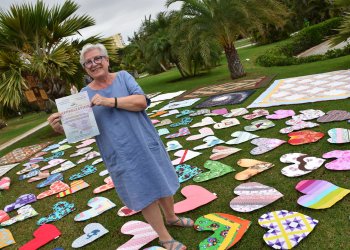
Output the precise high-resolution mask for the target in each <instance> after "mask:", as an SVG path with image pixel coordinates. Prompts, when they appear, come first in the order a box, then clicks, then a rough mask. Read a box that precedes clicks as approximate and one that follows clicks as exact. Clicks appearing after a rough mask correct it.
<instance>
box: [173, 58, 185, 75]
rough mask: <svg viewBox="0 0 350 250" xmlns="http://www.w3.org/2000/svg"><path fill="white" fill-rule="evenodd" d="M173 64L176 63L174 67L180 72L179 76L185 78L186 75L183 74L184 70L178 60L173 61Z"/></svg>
mask: <svg viewBox="0 0 350 250" xmlns="http://www.w3.org/2000/svg"><path fill="white" fill-rule="evenodd" d="M175 65H176V68H177V69H178V71H179V72H180V74H181V77H182V78H185V77H186V76H185V74H184V72H183V71H182V68H181V65H180V63H179V62H175Z"/></svg>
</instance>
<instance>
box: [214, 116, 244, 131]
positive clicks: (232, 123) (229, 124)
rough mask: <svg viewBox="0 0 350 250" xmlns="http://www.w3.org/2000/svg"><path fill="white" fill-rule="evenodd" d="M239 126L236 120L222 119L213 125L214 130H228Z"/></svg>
mask: <svg viewBox="0 0 350 250" xmlns="http://www.w3.org/2000/svg"><path fill="white" fill-rule="evenodd" d="M238 124H240V123H239V121H238V119H237V118H228V119H224V120H222V121H221V122H219V123H216V124H214V128H215V129H223V128H229V127H232V126H236V125H238Z"/></svg>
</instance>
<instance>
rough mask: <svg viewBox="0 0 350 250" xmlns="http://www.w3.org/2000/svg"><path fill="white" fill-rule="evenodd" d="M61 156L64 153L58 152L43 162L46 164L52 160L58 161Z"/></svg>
mask: <svg viewBox="0 0 350 250" xmlns="http://www.w3.org/2000/svg"><path fill="white" fill-rule="evenodd" d="M63 155H64V151H60V152H57V153H54V154H53V155H51V156H50V157H47V158H45V159H44V161H46V162H48V161H51V160H53V159H58V158H60V157H62V156H63Z"/></svg>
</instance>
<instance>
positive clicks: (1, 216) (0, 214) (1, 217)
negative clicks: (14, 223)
mask: <svg viewBox="0 0 350 250" xmlns="http://www.w3.org/2000/svg"><path fill="white" fill-rule="evenodd" d="M9 219H10V216H9V215H8V214H7V213H6V212H5V211H3V210H0V223H1V222H4V221H7V220H9Z"/></svg>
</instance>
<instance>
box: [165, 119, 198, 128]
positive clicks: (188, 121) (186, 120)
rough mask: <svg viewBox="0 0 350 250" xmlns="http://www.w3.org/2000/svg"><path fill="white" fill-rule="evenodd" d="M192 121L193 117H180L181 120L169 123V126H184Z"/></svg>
mask: <svg viewBox="0 0 350 250" xmlns="http://www.w3.org/2000/svg"><path fill="white" fill-rule="evenodd" d="M192 121H193V119H192V118H191V117H184V118H182V119H181V121H179V122H177V123H173V124H170V127H172V128H175V127H179V126H186V125H188V124H190V123H191V122H192Z"/></svg>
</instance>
